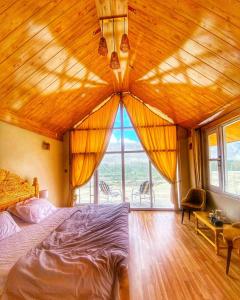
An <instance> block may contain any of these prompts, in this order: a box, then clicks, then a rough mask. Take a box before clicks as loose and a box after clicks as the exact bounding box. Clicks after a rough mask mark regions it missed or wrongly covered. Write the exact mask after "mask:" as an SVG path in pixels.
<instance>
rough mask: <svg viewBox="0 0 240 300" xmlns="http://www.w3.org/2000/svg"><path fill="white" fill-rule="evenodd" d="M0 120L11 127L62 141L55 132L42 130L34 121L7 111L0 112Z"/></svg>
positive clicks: (46, 129)
mask: <svg viewBox="0 0 240 300" xmlns="http://www.w3.org/2000/svg"><path fill="white" fill-rule="evenodd" d="M0 120H1V121H3V122H5V123H9V124H11V125H15V126H18V127H21V128H24V129H27V130H30V131H33V132H36V133H38V134H41V135H44V136H47V137H50V138H52V139H57V140H61V139H62V136H61V135H59V134H58V133H57V132H53V131H51V130H49V129H48V128H44V127H43V126H42V125H40V126H39V124H38V123H36V122H34V121H30V120H27V119H25V118H21V117H19V116H18V115H16V114H14V113H13V112H11V111H8V110H0Z"/></svg>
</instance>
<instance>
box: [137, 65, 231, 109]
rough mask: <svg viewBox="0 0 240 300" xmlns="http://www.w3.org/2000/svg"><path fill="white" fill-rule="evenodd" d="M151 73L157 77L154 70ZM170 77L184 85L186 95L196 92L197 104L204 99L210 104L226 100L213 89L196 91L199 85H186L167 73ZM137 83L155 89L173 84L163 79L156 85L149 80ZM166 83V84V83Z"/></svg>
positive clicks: (226, 99) (203, 102)
mask: <svg viewBox="0 0 240 300" xmlns="http://www.w3.org/2000/svg"><path fill="white" fill-rule="evenodd" d="M139 65H140V63H139V64H138V66H139ZM152 73H153V77H154V78H153V79H155V78H157V77H158V74H157V73H155V72H154V71H152ZM169 76H170V77H172V78H173V79H174V82H175V83H176V85H177V84H179V85H180V86H186V87H187V88H188V90H189V93H188V95H191V94H193V95H194V94H196V96H197V97H198V99H199V100H198V101H199V104H201V103H202V104H205V103H206V101H210V102H211V103H212V104H215V105H218V104H219V103H220V102H222V101H225V102H226V101H228V98H223V97H221V96H220V95H216V93H214V91H211V90H208V89H201V90H199V91H198V89H199V88H200V87H198V86H197V87H196V88H194V87H192V86H191V85H186V83H185V82H184V81H183V80H181V78H178V77H175V76H174V75H172V74H170V75H169ZM138 84H146V85H150V86H152V89H153V90H155V89H159V87H158V86H163V87H164V86H165V85H166V88H167V87H168V85H169V86H171V85H173V83H172V81H170V82H169V83H168V82H167V80H165V81H164V82H162V83H161V81H159V84H158V85H151V82H150V83H149V82H148V80H146V81H143V82H141V81H140V82H138ZM167 84H168V85H167ZM176 92H178V91H176ZM201 99H206V101H204V100H201Z"/></svg>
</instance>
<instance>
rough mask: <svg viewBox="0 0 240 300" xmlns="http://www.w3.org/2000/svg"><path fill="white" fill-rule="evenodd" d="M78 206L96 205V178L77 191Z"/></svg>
mask: <svg viewBox="0 0 240 300" xmlns="http://www.w3.org/2000/svg"><path fill="white" fill-rule="evenodd" d="M75 198H76V204H78V205H80V204H86V203H94V176H92V178H91V180H90V181H89V182H88V183H87V184H85V185H84V186H82V187H81V188H78V189H76V190H75Z"/></svg>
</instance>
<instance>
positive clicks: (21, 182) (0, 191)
mask: <svg viewBox="0 0 240 300" xmlns="http://www.w3.org/2000/svg"><path fill="white" fill-rule="evenodd" d="M38 195H39V185H38V180H37V177H35V178H34V179H33V183H32V184H30V183H29V182H28V181H27V180H25V179H22V178H21V177H19V176H18V175H16V174H13V173H11V172H9V171H6V170H3V169H0V211H2V210H6V209H7V208H8V207H9V206H11V205H13V204H15V203H17V202H20V201H24V200H26V199H28V198H31V197H38Z"/></svg>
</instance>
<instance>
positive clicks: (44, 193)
mask: <svg viewBox="0 0 240 300" xmlns="http://www.w3.org/2000/svg"><path fill="white" fill-rule="evenodd" d="M39 198H44V199H48V190H42V191H40V192H39Z"/></svg>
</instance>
